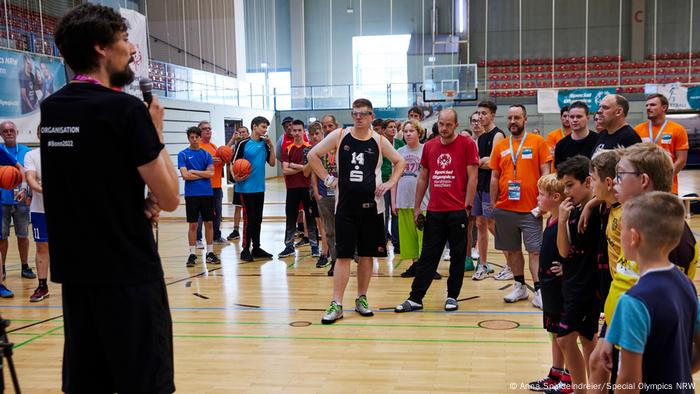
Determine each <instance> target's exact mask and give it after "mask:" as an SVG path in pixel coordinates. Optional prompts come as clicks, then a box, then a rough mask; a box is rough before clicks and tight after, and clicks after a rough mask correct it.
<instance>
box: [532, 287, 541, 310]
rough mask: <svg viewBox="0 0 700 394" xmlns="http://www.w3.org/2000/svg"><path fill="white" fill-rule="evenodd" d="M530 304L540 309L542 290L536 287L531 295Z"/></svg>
mask: <svg viewBox="0 0 700 394" xmlns="http://www.w3.org/2000/svg"><path fill="white" fill-rule="evenodd" d="M532 305H533V306H534V307H535V308H539V309H542V290H539V289H537V291H536V292H535V295H534V296H532Z"/></svg>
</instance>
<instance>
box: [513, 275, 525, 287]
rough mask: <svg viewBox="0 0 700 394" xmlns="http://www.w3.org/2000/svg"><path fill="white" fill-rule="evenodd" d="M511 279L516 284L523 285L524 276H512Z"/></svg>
mask: <svg viewBox="0 0 700 394" xmlns="http://www.w3.org/2000/svg"><path fill="white" fill-rule="evenodd" d="M513 278H514V279H515V281H516V282H518V283H521V284H523V285H524V284H525V275H515V276H513Z"/></svg>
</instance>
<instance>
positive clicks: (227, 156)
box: [216, 145, 233, 163]
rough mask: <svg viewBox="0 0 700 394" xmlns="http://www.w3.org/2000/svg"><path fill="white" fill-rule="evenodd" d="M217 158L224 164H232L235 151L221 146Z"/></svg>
mask: <svg viewBox="0 0 700 394" xmlns="http://www.w3.org/2000/svg"><path fill="white" fill-rule="evenodd" d="M216 157H218V158H219V159H221V161H223V162H224V163H230V162H231V159H233V149H231V147H230V146H228V145H221V146H220V147H219V148H218V149H216Z"/></svg>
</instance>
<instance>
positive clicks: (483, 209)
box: [472, 190, 493, 219]
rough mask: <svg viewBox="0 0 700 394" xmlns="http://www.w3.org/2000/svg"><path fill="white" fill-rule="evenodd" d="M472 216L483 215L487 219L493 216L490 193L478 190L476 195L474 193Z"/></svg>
mask: <svg viewBox="0 0 700 394" xmlns="http://www.w3.org/2000/svg"><path fill="white" fill-rule="evenodd" d="M472 216H474V217H477V216H483V217H485V218H489V219H491V218H492V217H493V208H492V207H491V195H490V194H489V193H488V192H480V191H478V190H477V192H476V195H474V203H473V204H472Z"/></svg>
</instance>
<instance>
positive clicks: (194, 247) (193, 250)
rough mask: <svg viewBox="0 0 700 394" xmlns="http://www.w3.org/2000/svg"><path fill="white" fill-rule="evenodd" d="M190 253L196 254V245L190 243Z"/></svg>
mask: <svg viewBox="0 0 700 394" xmlns="http://www.w3.org/2000/svg"><path fill="white" fill-rule="evenodd" d="M190 254H197V247H196V246H194V245H190Z"/></svg>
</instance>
